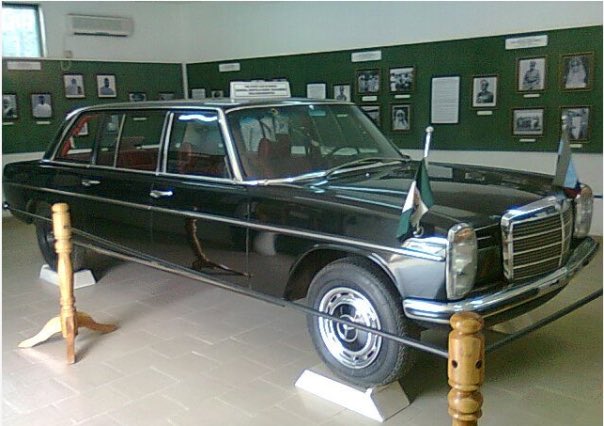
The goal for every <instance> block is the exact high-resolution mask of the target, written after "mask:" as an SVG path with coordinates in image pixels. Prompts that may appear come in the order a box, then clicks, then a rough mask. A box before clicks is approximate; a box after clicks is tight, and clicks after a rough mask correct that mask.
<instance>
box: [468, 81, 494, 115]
mask: <svg viewBox="0 0 604 426" xmlns="http://www.w3.org/2000/svg"><path fill="white" fill-rule="evenodd" d="M498 89H499V75H497V74H482V75H475V76H473V77H472V108H474V109H495V108H497V95H498Z"/></svg>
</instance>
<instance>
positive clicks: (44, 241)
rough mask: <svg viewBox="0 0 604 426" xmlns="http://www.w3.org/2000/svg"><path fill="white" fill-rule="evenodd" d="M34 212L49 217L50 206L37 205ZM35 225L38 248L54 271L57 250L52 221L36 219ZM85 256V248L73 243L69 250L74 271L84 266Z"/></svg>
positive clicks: (55, 268)
mask: <svg viewBox="0 0 604 426" xmlns="http://www.w3.org/2000/svg"><path fill="white" fill-rule="evenodd" d="M36 214H37V215H38V216H43V217H46V218H50V217H51V216H52V214H51V209H50V206H49V205H47V204H41V205H39V206H38V208H37V209H36ZM35 225H36V238H37V240H38V247H39V248H40V252H41V253H42V257H43V258H44V261H45V262H46V263H47V264H48V266H50V267H51V268H52V270H53V271H56V270H57V252H56V251H55V238H54V233H53V231H52V222H48V221H42V220H39V219H36V220H35ZM85 256H86V252H85V250H84V249H83V248H82V247H78V246H76V245H75V244H74V245H73V248H72V252H71V265H72V268H73V270H74V272H75V271H79V270H80V269H84V268H85Z"/></svg>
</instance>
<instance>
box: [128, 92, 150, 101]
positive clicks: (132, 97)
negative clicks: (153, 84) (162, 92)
mask: <svg viewBox="0 0 604 426" xmlns="http://www.w3.org/2000/svg"><path fill="white" fill-rule="evenodd" d="M146 100H147V93H145V92H128V101H129V102H144V101H146Z"/></svg>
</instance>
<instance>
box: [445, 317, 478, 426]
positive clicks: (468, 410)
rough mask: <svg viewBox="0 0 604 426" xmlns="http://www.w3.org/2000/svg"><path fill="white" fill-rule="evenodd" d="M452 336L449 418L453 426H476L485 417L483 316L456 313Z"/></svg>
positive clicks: (452, 325)
mask: <svg viewBox="0 0 604 426" xmlns="http://www.w3.org/2000/svg"><path fill="white" fill-rule="evenodd" d="M450 323H451V328H452V329H453V330H452V331H451V333H449V361H448V370H447V373H448V376H449V386H451V391H450V392H449V396H448V398H447V399H448V401H449V415H450V416H451V417H452V418H453V419H452V425H453V426H476V425H477V424H478V419H479V418H480V416H481V415H482V411H481V409H480V408H481V407H482V394H481V393H480V385H481V384H482V383H483V382H484V336H483V335H482V332H481V331H482V328H483V326H484V321H483V319H482V317H481V316H480V315H478V314H475V313H473V312H461V313H458V314H455V315H453V316H452V317H451V320H450Z"/></svg>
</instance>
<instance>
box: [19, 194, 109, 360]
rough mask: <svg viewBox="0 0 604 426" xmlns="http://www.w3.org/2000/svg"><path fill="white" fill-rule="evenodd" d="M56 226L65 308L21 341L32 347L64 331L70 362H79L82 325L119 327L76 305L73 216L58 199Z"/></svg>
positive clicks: (105, 328)
mask: <svg viewBox="0 0 604 426" xmlns="http://www.w3.org/2000/svg"><path fill="white" fill-rule="evenodd" d="M52 226H53V232H54V236H55V241H56V242H55V251H56V252H57V275H58V276H59V289H60V305H61V310H60V313H59V316H58V317H54V318H52V319H51V320H50V321H48V322H47V323H46V325H45V326H44V327H43V328H42V330H40V332H39V333H38V334H36V335H35V336H34V337H31V338H29V339H27V340H24V341H22V342H21V343H20V344H19V347H20V348H31V347H32V346H34V345H37V344H38V343H41V342H43V341H45V340H47V339H48V338H49V337H51V336H52V335H53V334H55V333H58V332H61V333H62V335H63V338H64V339H65V340H66V341H67V363H68V364H73V363H74V362H75V359H76V358H75V337H76V336H77V335H78V327H86V328H90V329H91V330H96V331H100V332H102V333H109V332H111V331H114V330H115V329H116V328H117V327H116V326H115V325H113V324H99V323H97V322H95V321H94V320H93V319H92V317H91V316H90V315H88V314H86V313H84V312H78V311H77V310H76V308H75V297H74V295H73V267H72V264H71V257H70V256H71V251H72V248H73V245H72V242H71V218H70V216H69V206H68V205H67V204H65V203H58V204H54V205H53V206H52Z"/></svg>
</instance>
